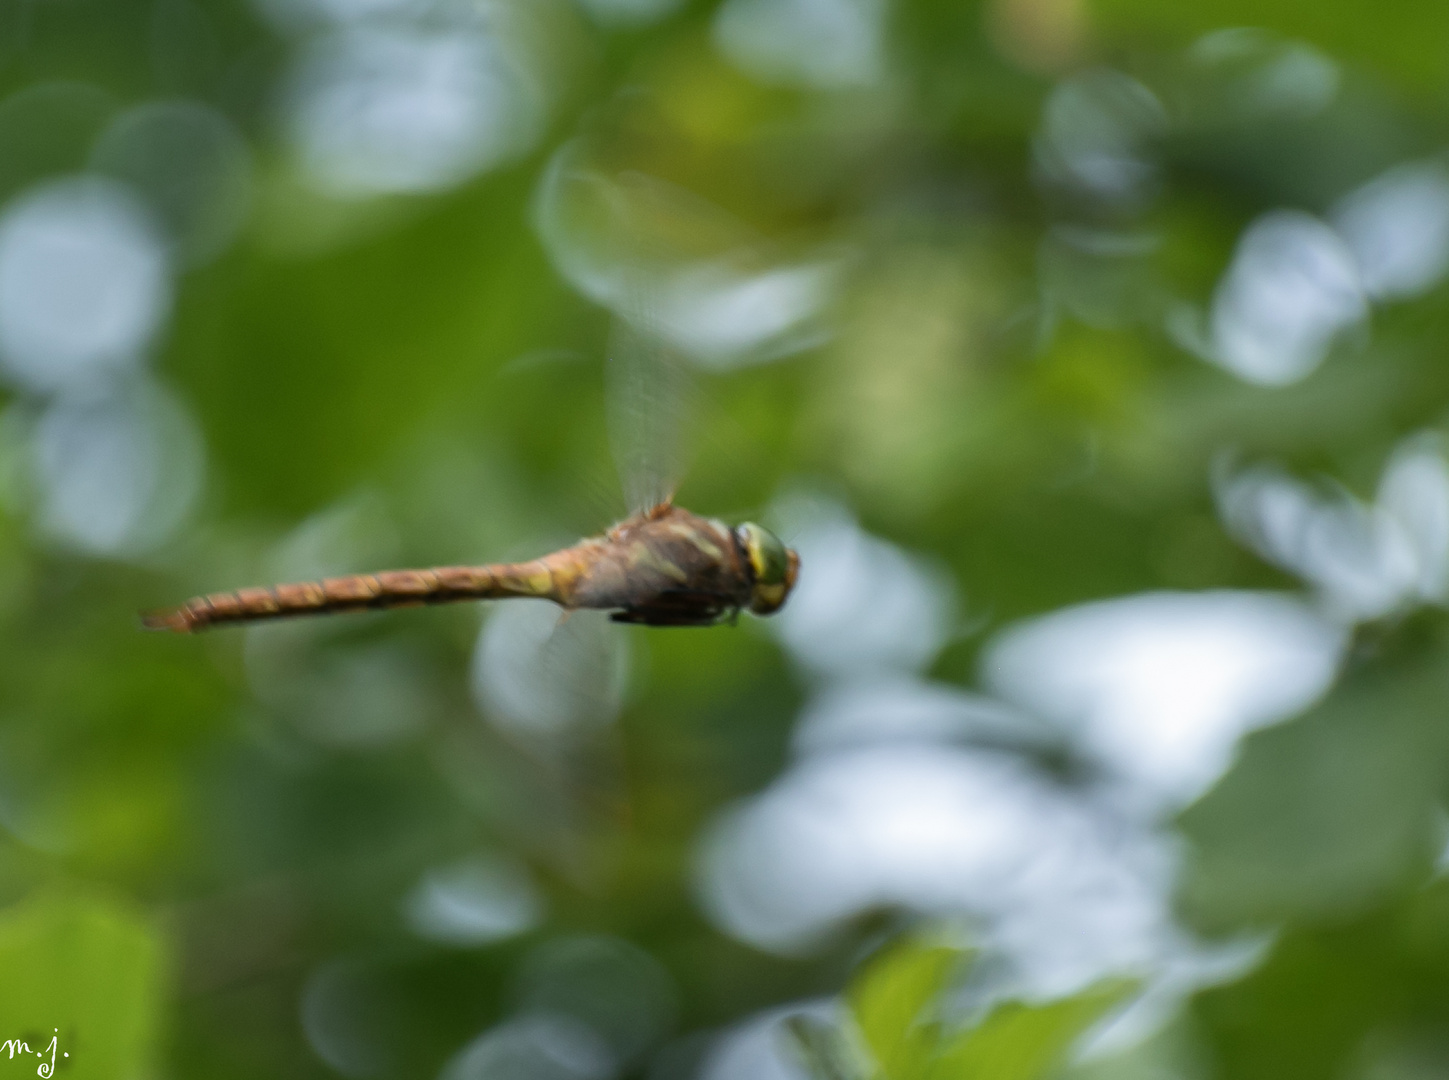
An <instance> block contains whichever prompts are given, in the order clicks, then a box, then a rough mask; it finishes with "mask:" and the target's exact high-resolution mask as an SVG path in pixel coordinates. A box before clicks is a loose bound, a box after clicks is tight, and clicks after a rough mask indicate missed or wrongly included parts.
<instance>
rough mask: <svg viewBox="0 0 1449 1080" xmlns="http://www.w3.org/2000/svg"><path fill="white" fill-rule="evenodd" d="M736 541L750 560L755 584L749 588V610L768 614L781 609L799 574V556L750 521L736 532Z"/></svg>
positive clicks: (777, 538)
mask: <svg viewBox="0 0 1449 1080" xmlns="http://www.w3.org/2000/svg"><path fill="white" fill-rule="evenodd" d="M735 538H736V539H737V540H738V541H739V544H740V548H741V549H742V550H743V551H744V553H745V558H746V559H748V560H749V563H750V572H751V576H752V577H753V578H754V583H753V585H752V586H751V588H750V610H751V611H753V612H754V613H755V614H756V615H770V614H773V613H774V612H776V611H779V610H780V607H781V605H783V604H784V603H785V598H786V597H787V596H789V595H790V590H791V589H793V588H794V587H795V578H796V576H797V575H798V574H799V573H800V556H799V555H796V554H795V552H794V551H792V550H791V549H790V548H787V547H786V546H785V545H784V544H782V543H780V538H779V537H778V536H776V535H775V534H774V533H772V532H770V530H769V529H766V528H764V527H762V526H760V525H756V524H755V523H754V522H753V521H747V522H745V523H744V524H743V525H741V526H740V527H739V528H738V529H736V530H735Z"/></svg>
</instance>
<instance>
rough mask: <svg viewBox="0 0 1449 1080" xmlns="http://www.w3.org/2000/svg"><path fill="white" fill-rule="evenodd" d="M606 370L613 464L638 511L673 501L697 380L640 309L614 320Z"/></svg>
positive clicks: (683, 463)
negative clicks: (628, 315) (623, 317)
mask: <svg viewBox="0 0 1449 1080" xmlns="http://www.w3.org/2000/svg"><path fill="white" fill-rule="evenodd" d="M606 372H607V374H606V385H607V392H608V397H609V436H610V442H611V444H612V447H613V451H614V461H615V464H616V465H617V466H618V468H619V478H620V480H621V481H622V483H623V486H624V497H625V498H626V499H627V500H628V503H629V512H630V513H638V512H640V511H644V510H648V509H651V508H652V507H655V506H658V505H659V504H660V503H663V502H668V501H670V500H671V499H672V498H673V497H674V492H675V489H676V488H678V487H679V483H680V481H681V480H682V479H683V478H684V472H685V468H686V465H687V463H688V457H689V453H688V445H689V443H688V439H687V436H686V431H687V429H688V425H689V419H690V414H691V412H692V406H693V380H692V379H691V377H690V374H689V371H688V369H687V368H686V367H685V365H684V362H683V360H682V359H681V358H680V357H679V356H678V355H677V354H676V353H675V352H673V351H672V350H671V349H670V348H668V346H667V345H666V344H665V343H664V341H663V339H662V338H661V337H660V335H659V334H658V333H657V332H656V331H655V330H654V329H653V323H652V321H651V320H650V319H649V318H648V317H647V314H645V312H644V310H643V309H642V308H641V309H639V313H638V314H636V315H634V316H633V317H631V318H629V319H627V320H625V319H619V320H617V321H616V323H615V326H614V332H613V334H612V335H611V339H610V345H609V358H608V366H607V369H606Z"/></svg>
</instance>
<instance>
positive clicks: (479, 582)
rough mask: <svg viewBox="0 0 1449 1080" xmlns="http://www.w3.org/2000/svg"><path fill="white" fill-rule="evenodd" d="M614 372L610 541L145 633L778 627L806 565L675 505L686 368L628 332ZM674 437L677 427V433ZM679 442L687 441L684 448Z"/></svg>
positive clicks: (757, 532)
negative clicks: (374, 622)
mask: <svg viewBox="0 0 1449 1080" xmlns="http://www.w3.org/2000/svg"><path fill="white" fill-rule="evenodd" d="M618 349H619V352H618V353H617V354H616V355H617V356H619V357H621V358H622V359H621V360H615V361H611V365H610V372H611V377H610V381H611V383H612V384H613V385H612V386H611V399H612V400H614V401H617V402H620V403H621V407H620V408H617V409H615V415H613V416H611V421H613V423H612V424H611V427H612V428H613V429H614V431H615V436H616V437H615V444H616V445H615V450H616V456H617V457H618V458H619V461H620V467H621V471H622V472H623V474H624V479H625V486H626V488H627V489H629V490H630V494H631V503H632V504H633V509H634V512H633V513H632V514H631V515H630V516H629V517H627V518H625V519H624V520H622V521H620V522H618V523H617V524H615V525H614V526H613V527H611V528H610V529H608V530H607V531H606V532H604V533H603V534H602V535H600V536H595V537H590V538H588V539H585V540H582V541H580V542H579V543H577V544H574V545H572V546H571V547H567V548H563V549H562V550H559V551H555V552H553V553H552V554H549V555H544V556H542V557H541V558H537V559H533V560H530V561H528V562H519V563H493V564H488V565H479V566H439V567H434V568H431V569H425V570H387V571H382V572H378V573H371V574H352V575H348V576H346V577H332V578H324V579H322V580H320V581H307V582H298V583H294V584H286V585H271V586H266V587H261V588H251V589H237V590H235V591H232V592H215V593H208V594H206V595H204V596H197V597H194V598H192V599H190V600H187V601H186V602H185V603H183V604H179V605H177V606H175V607H171V608H167V609H164V610H161V611H156V612H150V613H147V614H145V615H143V616H142V622H143V625H144V626H145V627H147V628H148V629H152V630H171V631H175V632H177V633H182V634H189V633H194V632H196V631H199V630H206V629H209V628H211V627H215V626H226V625H233V624H238V623H253V622H259V621H263V620H269V619H278V618H285V617H288V616H297V615H325V614H332V613H334V612H345V611H377V610H382V609H387V608H399V607H412V606H417V605H423V604H441V603H449V602H453V601H461V600H501V599H506V598H510V597H531V598H538V599H544V600H552V601H553V602H554V603H556V604H558V605H559V606H560V607H562V608H563V609H565V610H566V611H569V610H576V609H580V608H591V609H602V610H606V611H609V612H611V618H612V619H613V620H614V621H615V622H625V623H639V624H643V625H645V626H712V625H714V624H716V623H719V622H722V621H728V620H731V619H733V618H734V617H735V616H736V615H737V614H738V613H739V612H740V611H742V610H744V611H750V612H752V613H753V614H756V615H770V614H773V613H774V612H776V611H778V610H779V609H780V607H781V606H782V605H783V604H784V603H785V600H786V599H787V598H788V597H789V595H790V590H791V589H792V588H793V587H794V585H795V579H796V576H797V575H798V573H799V569H800V558H799V556H798V555H797V554H796V553H795V552H794V551H793V550H791V549H790V548H788V547H786V546H785V545H784V544H783V543H782V542H781V541H780V540H779V538H778V537H776V536H775V535H774V534H773V533H771V532H770V531H769V530H768V529H766V528H764V527H763V526H761V525H757V524H755V523H753V522H746V523H744V524H742V525H739V526H738V527H736V528H731V527H729V526H728V525H726V524H725V523H723V522H720V521H716V520H713V519H710V518H704V517H700V516H698V515H696V514H692V513H690V512H689V511H687V510H684V509H682V508H681V507H678V506H675V505H674V502H673V489H674V487H675V486H676V480H675V478H673V477H671V476H669V473H670V472H671V471H672V469H671V466H672V465H673V464H676V463H670V465H669V466H666V467H664V468H661V467H660V462H661V458H662V457H664V456H667V455H668V454H670V453H671V452H672V447H670V446H669V445H668V444H669V443H670V439H669V438H668V437H667V436H668V433H669V432H668V431H666V430H665V429H669V430H670V431H672V432H673V433H674V434H677V432H678V427H679V425H680V418H679V416H678V410H677V408H676V407H677V406H678V404H679V402H678V401H677V400H668V401H664V400H661V399H665V398H677V397H678V395H677V394H671V393H670V392H668V390H667V388H669V387H673V386H677V385H678V383H679V380H680V375H679V372H678V370H677V362H676V361H672V360H671V359H670V358H668V357H667V356H665V355H663V353H662V351H661V349H660V348H659V347H658V344H657V341H651V340H648V338H647V337H646V336H644V335H641V334H639V333H638V332H635V331H629V330H628V329H627V328H626V329H625V330H624V333H623V336H622V341H621V343H620V344H619V345H618ZM671 425H672V427H671ZM674 441H675V442H677V439H676V440H674Z"/></svg>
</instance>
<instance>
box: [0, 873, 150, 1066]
mask: <svg viewBox="0 0 1449 1080" xmlns="http://www.w3.org/2000/svg"><path fill="white" fill-rule="evenodd" d="M0 971H4V972H6V973H7V977H6V978H5V979H3V980H0V1062H4V1063H5V1064H10V1061H11V1054H10V1050H11V1049H14V1050H16V1051H18V1052H19V1053H24V1051H22V1050H20V1048H19V1044H18V1042H15V1040H23V1041H24V1043H25V1044H26V1046H27V1047H28V1048H29V1052H30V1055H31V1056H32V1057H35V1055H37V1054H41V1053H43V1054H44V1059H43V1061H41V1059H40V1058H36V1060H37V1061H41V1064H43V1065H46V1066H49V1064H50V1061H51V1051H50V1046H51V1044H52V1042H54V1046H55V1051H54V1057H55V1059H56V1065H57V1067H58V1068H59V1069H60V1070H61V1075H62V1076H65V1077H66V1078H67V1080H102V1078H104V1080H131V1078H133V1077H138V1076H141V1075H143V1074H144V1072H145V1070H146V1065H147V1061H148V1056H149V1053H150V1050H151V1044H152V1042H153V1041H154V1038H155V1034H156V1029H157V1021H158V1019H159V1017H160V1012H161V1008H160V1005H161V989H162V979H161V972H162V947H161V943H160V941H159V940H158V937H157V935H156V933H155V931H154V930H153V928H152V927H150V926H149V925H147V923H146V921H145V920H144V919H142V918H141V917H140V916H138V915H137V914H136V913H134V912H133V911H131V910H129V909H127V908H125V907H123V906H121V905H118V904H115V903H112V902H111V901H109V900H105V899H100V898H96V897H87V896H73V895H58V894H55V893H42V894H40V895H37V896H33V897H31V898H30V899H28V900H26V901H24V902H22V903H21V904H18V905H15V906H14V907H11V908H9V909H7V910H5V911H4V912H0ZM5 1040H12V1044H11V1046H10V1047H6V1046H5V1042H4V1041H5ZM67 1053H68V1054H69V1055H70V1056H69V1057H66V1056H65V1055H66V1054H67ZM18 1064H19V1063H18V1062H16V1063H15V1065H13V1066H11V1067H12V1068H15V1067H16V1066H18ZM0 1068H3V1066H0ZM15 1075H16V1076H21V1075H34V1074H32V1073H31V1072H30V1070H29V1069H26V1070H25V1072H24V1073H21V1072H16V1073H15ZM42 1075H48V1074H42Z"/></svg>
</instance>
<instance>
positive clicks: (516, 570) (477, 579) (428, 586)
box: [141, 559, 558, 634]
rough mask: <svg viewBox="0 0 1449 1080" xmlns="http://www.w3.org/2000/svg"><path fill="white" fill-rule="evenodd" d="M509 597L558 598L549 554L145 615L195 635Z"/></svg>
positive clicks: (204, 601) (217, 600)
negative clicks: (234, 626) (302, 618)
mask: <svg viewBox="0 0 1449 1080" xmlns="http://www.w3.org/2000/svg"><path fill="white" fill-rule="evenodd" d="M509 596H531V597H539V598H542V599H547V600H556V599H558V597H557V595H556V590H555V588H554V579H553V573H552V572H551V571H550V569H549V567H548V564H547V563H545V562H544V561H543V560H542V559H535V560H533V561H532V562H525V563H500V564H497V565H494V566H438V567H434V568H433V569H431V570H386V571H383V572H381V573H377V574H352V575H349V576H347V577H335V578H324V579H323V580H321V581H304V582H298V583H296V584H291V585H272V586H269V587H267V588H257V589H238V590H236V591H235V592H218V593H208V594H207V595H205V596H197V597H194V598H192V599H191V600H188V601H186V603H184V604H180V605H178V606H177V607H174V608H167V609H165V610H163V611H156V612H151V613H148V614H146V615H143V616H142V617H141V622H142V625H144V626H145V627H146V628H147V629H148V630H171V631H174V632H175V633H178V634H190V633H194V632H196V631H198V630H205V629H206V628H207V627H210V626H219V625H223V624H226V623H247V622H259V621H262V620H264V619H280V618H285V617H287V616H292V615H327V614H331V613H332V612H339V611H379V610H383V609H385V608H397V607H413V606H416V605H419V604H446V603H449V602H452V601H457V600H497V599H502V598H504V597H509Z"/></svg>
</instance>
